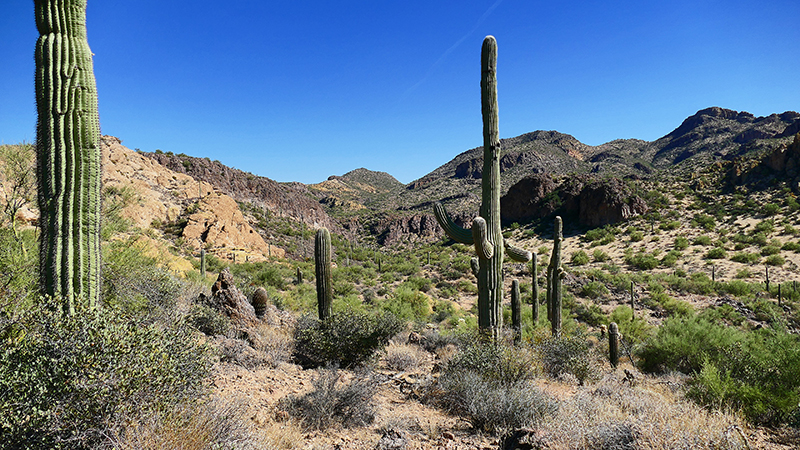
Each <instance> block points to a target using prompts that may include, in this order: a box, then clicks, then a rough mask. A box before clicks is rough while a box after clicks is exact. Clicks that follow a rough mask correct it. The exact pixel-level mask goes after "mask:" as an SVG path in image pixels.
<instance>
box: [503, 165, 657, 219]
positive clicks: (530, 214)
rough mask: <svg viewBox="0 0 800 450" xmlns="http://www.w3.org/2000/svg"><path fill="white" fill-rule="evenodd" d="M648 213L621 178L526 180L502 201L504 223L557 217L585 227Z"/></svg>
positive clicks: (541, 177) (521, 181)
mask: <svg viewBox="0 0 800 450" xmlns="http://www.w3.org/2000/svg"><path fill="white" fill-rule="evenodd" d="M646 211H647V204H646V203H645V201H644V200H643V199H642V198H640V197H638V196H636V195H633V193H632V192H631V189H630V188H628V186H626V185H625V183H624V182H622V180H620V179H618V178H608V179H601V178H597V177H595V176H591V175H577V176H569V177H564V178H562V179H560V180H556V179H554V178H553V177H551V176H550V175H545V174H542V175H534V176H530V177H527V178H523V179H522V180H520V181H519V182H518V183H517V184H515V185H514V186H512V187H511V188H509V190H508V193H506V195H504V196H503V197H502V198H501V199H500V213H501V215H502V216H503V219H504V220H507V221H523V220H530V219H539V218H544V217H548V216H552V215H554V214H560V215H562V216H577V218H578V222H579V223H580V225H582V226H586V227H598V226H602V225H606V224H612V223H617V222H620V221H622V220H626V219H629V218H631V217H634V216H636V215H639V214H643V213H645V212H646Z"/></svg>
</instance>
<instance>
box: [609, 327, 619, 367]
mask: <svg viewBox="0 0 800 450" xmlns="http://www.w3.org/2000/svg"><path fill="white" fill-rule="evenodd" d="M608 360H609V361H610V362H611V366H612V367H617V364H619V327H618V326H617V324H616V323H614V322H611V324H609V325H608Z"/></svg>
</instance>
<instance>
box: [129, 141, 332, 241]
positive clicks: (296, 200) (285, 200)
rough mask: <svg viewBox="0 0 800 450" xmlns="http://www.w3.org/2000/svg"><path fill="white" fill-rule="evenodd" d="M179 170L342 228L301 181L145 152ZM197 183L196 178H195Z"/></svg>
mask: <svg viewBox="0 0 800 450" xmlns="http://www.w3.org/2000/svg"><path fill="white" fill-rule="evenodd" d="M143 155H145V156H147V157H149V158H151V159H153V160H155V161H157V162H158V163H159V164H161V165H163V166H164V167H167V168H169V169H171V170H173V171H175V172H177V173H180V174H186V175H188V176H190V177H191V178H193V179H195V180H200V182H202V183H206V184H208V185H210V186H213V188H214V189H216V190H218V191H220V192H222V193H224V194H227V195H229V196H231V197H232V198H234V199H235V200H236V201H240V202H247V203H251V204H252V205H254V206H256V207H259V208H262V209H265V210H267V211H269V212H270V213H272V214H274V215H277V216H279V217H290V218H292V219H294V220H296V221H302V222H304V223H305V224H307V225H309V226H311V227H313V228H318V227H327V228H328V229H330V230H331V231H335V230H340V227H339V225H338V223H336V222H335V221H334V220H332V219H331V217H330V216H328V214H327V213H326V212H325V209H324V208H323V207H322V205H320V204H319V202H317V201H315V200H314V199H313V198H312V194H311V192H310V191H309V190H308V188H307V187H306V186H305V185H304V184H302V183H278V182H276V181H274V180H271V179H269V178H265V177H259V176H256V175H253V174H251V173H247V172H243V171H241V170H238V169H233V168H230V167H228V166H225V165H223V164H222V163H221V162H219V161H211V160H208V159H206V158H195V157H191V156H186V155H173V154H167V153H143ZM195 183H197V181H196V182H195Z"/></svg>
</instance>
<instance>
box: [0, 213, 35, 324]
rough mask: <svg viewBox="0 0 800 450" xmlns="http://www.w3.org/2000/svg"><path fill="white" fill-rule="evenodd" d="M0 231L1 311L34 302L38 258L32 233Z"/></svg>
mask: <svg viewBox="0 0 800 450" xmlns="http://www.w3.org/2000/svg"><path fill="white" fill-rule="evenodd" d="M16 233H17V234H16V235H15V233H14V231H13V230H12V229H10V228H0V286H3V288H2V289H0V305H2V306H0V310H2V309H4V307H5V306H9V305H14V306H16V307H21V306H25V305H27V304H28V303H29V302H32V301H33V299H34V298H35V295H36V293H37V291H38V282H39V279H38V271H39V267H38V258H37V252H38V250H37V244H36V234H35V233H34V231H33V230H23V231H17V232H16Z"/></svg>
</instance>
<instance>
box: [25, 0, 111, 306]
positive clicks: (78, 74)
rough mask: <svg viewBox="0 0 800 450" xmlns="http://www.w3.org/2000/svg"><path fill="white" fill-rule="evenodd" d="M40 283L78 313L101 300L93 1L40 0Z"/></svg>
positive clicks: (37, 150)
mask: <svg viewBox="0 0 800 450" xmlns="http://www.w3.org/2000/svg"><path fill="white" fill-rule="evenodd" d="M34 8H35V13H36V28H37V29H38V31H39V39H38V41H37V43H36V55H35V59H36V109H37V113H38V122H37V125H36V152H37V171H38V203H39V211H40V227H41V234H40V238H39V239H40V242H39V268H40V272H39V280H40V285H41V288H42V291H43V293H44V294H46V295H51V296H54V297H57V298H62V299H64V309H65V311H67V312H68V313H73V312H74V311H75V306H76V302H77V301H81V302H85V304H86V305H87V306H89V307H93V306H94V305H96V304H98V302H99V299H100V184H101V171H100V170H101V168H100V148H99V140H100V120H99V116H98V114H97V90H96V86H95V79H94V69H93V65H92V51H91V50H90V49H89V43H88V41H87V38H86V0H61V1H56V0H35V1H34Z"/></svg>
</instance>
